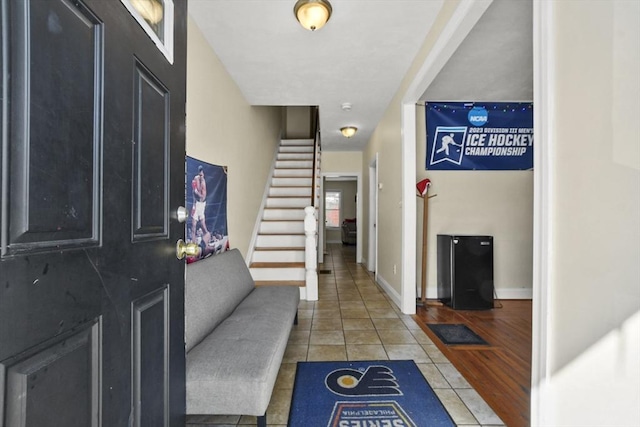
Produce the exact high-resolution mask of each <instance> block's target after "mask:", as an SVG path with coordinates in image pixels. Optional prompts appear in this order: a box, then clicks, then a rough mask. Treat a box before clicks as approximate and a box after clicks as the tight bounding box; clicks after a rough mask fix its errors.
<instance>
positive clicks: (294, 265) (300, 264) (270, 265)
mask: <svg viewBox="0 0 640 427" xmlns="http://www.w3.org/2000/svg"><path fill="white" fill-rule="evenodd" d="M249 267H250V268H304V262H268V261H265V262H252V263H251V264H250V265H249Z"/></svg>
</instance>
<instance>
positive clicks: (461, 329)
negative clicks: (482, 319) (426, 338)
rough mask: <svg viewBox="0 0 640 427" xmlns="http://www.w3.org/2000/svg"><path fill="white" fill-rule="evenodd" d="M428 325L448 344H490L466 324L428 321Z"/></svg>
mask: <svg viewBox="0 0 640 427" xmlns="http://www.w3.org/2000/svg"><path fill="white" fill-rule="evenodd" d="M427 326H428V327H429V329H431V330H432V331H433V333H434V334H436V335H437V337H438V338H439V339H440V341H442V342H443V343H445V344H446V345H489V343H488V342H486V341H485V340H483V339H482V338H480V336H479V335H478V334H476V333H475V332H473V331H472V330H471V329H469V328H468V327H467V326H466V325H462V324H451V323H434V324H431V323H428V324H427Z"/></svg>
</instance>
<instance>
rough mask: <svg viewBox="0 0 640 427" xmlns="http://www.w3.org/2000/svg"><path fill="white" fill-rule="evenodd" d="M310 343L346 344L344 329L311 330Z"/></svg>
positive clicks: (312, 344)
mask: <svg viewBox="0 0 640 427" xmlns="http://www.w3.org/2000/svg"><path fill="white" fill-rule="evenodd" d="M309 345H311V346H314V345H344V333H343V332H342V331H321V330H316V331H311V337H310V339H309Z"/></svg>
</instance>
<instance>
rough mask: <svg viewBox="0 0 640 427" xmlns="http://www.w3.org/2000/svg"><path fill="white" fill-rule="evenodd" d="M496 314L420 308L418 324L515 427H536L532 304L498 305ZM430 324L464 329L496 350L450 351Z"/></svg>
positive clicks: (456, 348) (468, 348)
mask: <svg viewBox="0 0 640 427" xmlns="http://www.w3.org/2000/svg"><path fill="white" fill-rule="evenodd" d="M495 306H496V308H494V309H492V310H483V311H473V310H453V309H451V308H449V307H446V306H432V305H427V306H426V307H420V306H419V307H418V309H417V313H416V315H415V317H414V319H415V320H416V321H417V322H418V324H419V325H420V327H421V328H422V329H423V330H424V331H425V332H426V333H427V335H429V337H430V338H431V340H432V341H433V342H434V343H435V344H436V345H437V346H438V348H439V349H440V351H442V353H444V355H445V356H446V357H447V358H448V359H449V361H451V363H452V364H453V365H454V366H455V367H456V368H457V369H458V371H460V373H461V374H462V375H463V376H464V377H465V379H466V380H467V381H468V382H469V383H470V384H471V385H472V386H473V387H474V388H475V389H476V391H477V392H478V393H479V394H480V396H482V398H484V400H485V401H486V402H487V403H488V404H489V406H491V408H492V409H493V410H494V411H495V413H496V414H497V415H498V416H499V417H500V418H501V419H502V421H503V422H504V423H505V424H506V425H507V426H509V427H520V426H529V425H530V419H529V414H530V392H531V309H532V304H531V301H530V300H526V301H525V300H505V301H496V304H495ZM427 323H463V324H465V325H467V326H468V327H469V328H470V329H472V330H473V331H474V332H476V333H477V334H478V335H480V336H481V337H482V338H484V339H485V341H487V342H489V344H490V346H488V347H487V346H466V347H465V346H446V345H444V344H442V342H441V341H440V340H439V339H438V338H437V337H436V336H435V334H434V333H433V332H431V330H430V329H429V328H428V327H427V326H426V324H427Z"/></svg>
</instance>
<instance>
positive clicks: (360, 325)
mask: <svg viewBox="0 0 640 427" xmlns="http://www.w3.org/2000/svg"><path fill="white" fill-rule="evenodd" d="M342 328H343V329H344V330H345V331H350V330H354V331H359V330H375V327H374V326H373V322H372V321H371V319H343V320H342Z"/></svg>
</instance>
